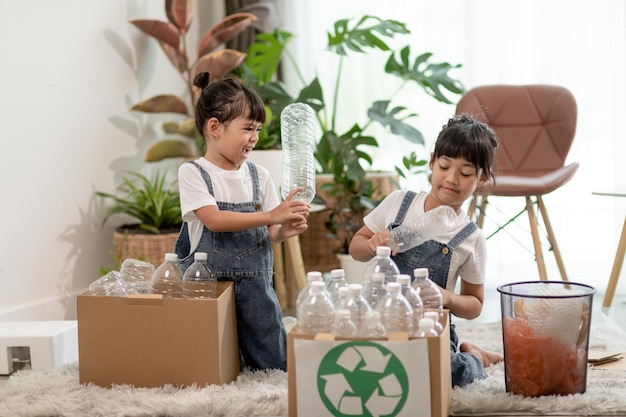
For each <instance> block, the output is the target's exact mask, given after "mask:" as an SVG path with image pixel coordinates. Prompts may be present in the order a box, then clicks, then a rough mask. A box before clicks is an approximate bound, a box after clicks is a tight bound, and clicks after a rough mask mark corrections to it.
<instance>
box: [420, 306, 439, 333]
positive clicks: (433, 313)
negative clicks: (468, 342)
mask: <svg viewBox="0 0 626 417" xmlns="http://www.w3.org/2000/svg"><path fill="white" fill-rule="evenodd" d="M424 317H426V318H429V319H432V320H433V324H434V326H433V328H434V329H435V331H436V332H437V334H441V333H443V325H442V324H441V321H440V320H441V316H439V313H437V312H436V311H432V310H431V311H427V312H425V313H424Z"/></svg>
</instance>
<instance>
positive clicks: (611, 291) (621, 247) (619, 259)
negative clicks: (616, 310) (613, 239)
mask: <svg viewBox="0 0 626 417" xmlns="http://www.w3.org/2000/svg"><path fill="white" fill-rule="evenodd" d="M625 255H626V219H624V226H623V227H622V235H621V236H620V238H619V243H618V245H617V253H616V254H615V261H613V268H612V269H611V277H610V278H609V285H607V287H606V293H605V294H604V300H603V302H602V307H611V303H613V296H615V288H616V287H617V280H618V279H619V274H620V272H621V271H622V265H623V264H624V256H625Z"/></svg>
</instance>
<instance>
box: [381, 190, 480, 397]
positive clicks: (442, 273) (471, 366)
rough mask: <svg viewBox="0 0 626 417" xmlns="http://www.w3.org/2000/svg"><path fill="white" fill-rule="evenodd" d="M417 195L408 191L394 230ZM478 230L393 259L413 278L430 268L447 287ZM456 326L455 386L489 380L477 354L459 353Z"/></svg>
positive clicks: (453, 348)
mask: <svg viewBox="0 0 626 417" xmlns="http://www.w3.org/2000/svg"><path fill="white" fill-rule="evenodd" d="M415 196H416V194H415V193H414V192H412V191H409V192H407V194H406V196H405V197H404V200H402V204H401V205H400V208H399V210H398V214H397V215H396V218H395V219H394V221H393V223H391V224H389V226H387V227H388V228H389V229H390V230H391V229H393V228H394V227H397V226H399V225H400V224H401V223H402V221H403V220H404V218H405V216H406V214H407V211H408V209H409V206H410V205H411V202H412V201H413V199H414V198H415ZM477 228H478V226H476V223H474V222H470V223H469V224H468V225H467V226H465V227H464V228H463V229H462V230H461V231H460V232H459V233H458V234H457V235H456V236H454V237H453V238H452V240H450V242H448V243H447V244H446V243H441V242H437V241H435V240H428V241H426V242H424V243H422V244H421V245H418V246H416V247H414V248H411V249H409V250H407V251H406V252H403V253H398V254H396V255H395V256H394V257H392V259H393V260H394V262H395V263H396V265H398V269H399V270H400V273H402V274H409V275H410V276H411V279H414V277H413V270H414V269H415V268H427V269H428V271H429V278H430V279H431V280H432V281H434V282H435V283H437V284H438V285H439V286H440V287H442V288H446V284H447V282H448V273H449V272H450V260H451V259H452V253H453V252H454V249H455V248H456V247H457V246H458V245H459V244H460V243H461V242H462V241H463V240H464V239H465V238H467V237H468V236H469V235H471V234H472V233H474V231H475V230H476V229H477ZM454 327H455V326H454V324H450V364H451V368H452V386H453V387H457V386H458V387H463V386H465V385H467V384H469V383H471V382H473V381H474V380H475V379H483V378H486V377H487V372H486V371H485V368H484V367H483V364H482V361H481V360H480V359H479V358H478V357H476V356H475V355H472V354H469V353H466V352H459V351H458V344H459V337H458V335H457V334H456V331H455V330H454Z"/></svg>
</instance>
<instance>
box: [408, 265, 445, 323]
mask: <svg viewBox="0 0 626 417" xmlns="http://www.w3.org/2000/svg"><path fill="white" fill-rule="evenodd" d="M413 276H414V277H415V279H414V280H413V283H412V284H411V286H412V287H413V288H415V289H416V290H417V289H418V288H419V295H420V297H421V298H422V303H423V305H424V313H425V312H426V311H428V310H434V311H436V312H437V313H438V314H439V316H440V317H441V316H443V298H442V296H441V291H440V290H439V287H438V286H437V284H435V283H434V282H432V281H431V280H430V279H429V278H428V269H426V268H415V270H413Z"/></svg>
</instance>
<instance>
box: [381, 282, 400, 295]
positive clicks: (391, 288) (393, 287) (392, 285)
mask: <svg viewBox="0 0 626 417" xmlns="http://www.w3.org/2000/svg"><path fill="white" fill-rule="evenodd" d="M401 287H402V286H401V285H400V283H398V282H389V283H388V284H387V285H386V286H385V289H386V290H387V291H388V292H390V293H399V292H400V289H401Z"/></svg>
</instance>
